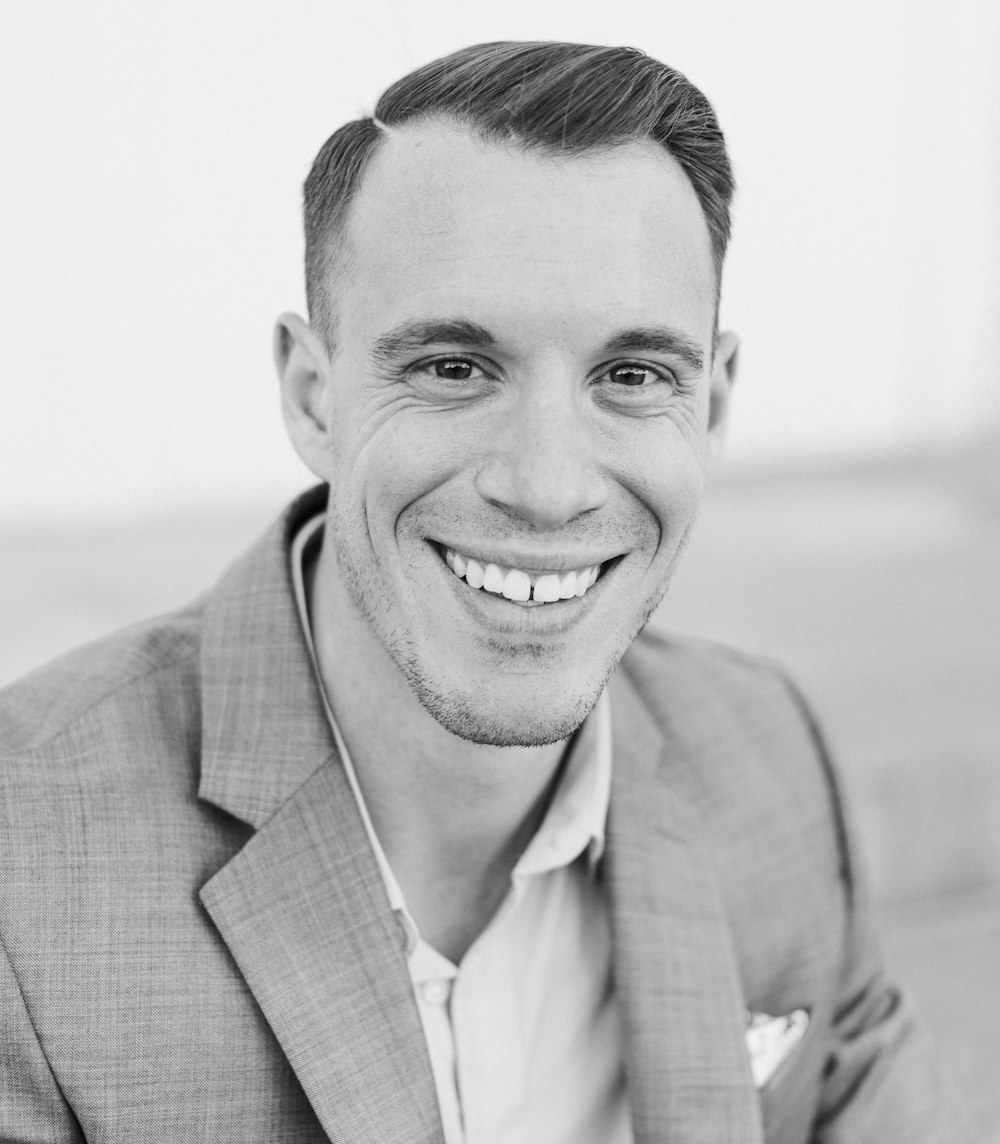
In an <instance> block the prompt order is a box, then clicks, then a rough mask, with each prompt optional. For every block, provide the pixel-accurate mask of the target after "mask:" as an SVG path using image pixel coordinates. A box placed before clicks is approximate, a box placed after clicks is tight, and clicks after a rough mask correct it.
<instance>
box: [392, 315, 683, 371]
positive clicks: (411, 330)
mask: <svg viewBox="0 0 1000 1144" xmlns="http://www.w3.org/2000/svg"><path fill="white" fill-rule="evenodd" d="M441 344H450V345H461V346H471V347H475V348H478V349H482V348H485V347H487V346H495V345H496V338H495V337H494V336H493V335H492V334H491V333H490V331H489V330H487V329H486V328H485V326H480V325H478V323H476V322H470V321H468V320H466V319H465V318H452V319H447V318H446V319H438V320H433V319H432V320H428V321H416V322H404V323H402V324H401V325H399V326H394V327H393V328H392V329H391V330H388V331H387V332H386V333H384V334H381V335H380V336H379V337H377V338H376V339H375V341H374V342H373V343H372V348H371V356H372V360H373V361H374V362H375V363H376V364H377V365H386V364H388V363H390V362H393V361H395V360H396V359H398V358H400V357H403V356H405V355H406V354H408V353H412V352H413V351H414V350H418V349H422V348H423V347H425V346H431V345H441ZM601 353H603V354H625V353H655V354H667V355H669V356H672V357H677V358H680V360H681V361H683V362H684V363H685V364H686V365H688V366H689V367H690V368H691V369H692V370H694V371H695V372H698V373H700V372H701V371H702V370H703V369H704V367H705V358H704V354H703V353H702V350H701V346H700V345H699V344H698V342H696V341H695V340H694V338H692V337H690V336H689V335H687V334H685V333H684V332H683V331H681V330H678V329H675V328H674V327H672V326H635V327H633V328H632V329H627V330H620V331H619V332H618V333H617V334H615V335H614V336H613V337H611V338H609V339H608V340H607V341H606V342H605V343H604V345H603V346H602V347H601Z"/></svg>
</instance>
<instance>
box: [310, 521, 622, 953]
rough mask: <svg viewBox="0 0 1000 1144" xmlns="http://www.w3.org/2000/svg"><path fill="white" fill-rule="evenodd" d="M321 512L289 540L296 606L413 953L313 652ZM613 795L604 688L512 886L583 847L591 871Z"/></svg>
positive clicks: (562, 863) (412, 930)
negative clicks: (312, 555) (314, 560)
mask: <svg viewBox="0 0 1000 1144" xmlns="http://www.w3.org/2000/svg"><path fill="white" fill-rule="evenodd" d="M323 519H324V517H323V513H317V514H316V515H315V516H314V517H312V518H311V519H310V520H308V521H306V522H305V524H303V525H302V527H301V528H300V529H299V530H298V532H297V533H296V534H295V537H294V539H293V541H292V546H291V563H292V580H293V583H294V585H295V601H296V604H297V605H298V611H299V618H300V620H301V622H302V632H303V635H304V636H305V640H306V644H307V645H308V647H309V655H310V658H311V659H312V665H313V670H314V671H315V673H316V679H317V681H318V682H319V687H320V693H321V694H322V696H323V706H324V707H325V709H326V715H327V718H328V719H329V721H330V727H331V729H332V731H333V737H334V741H335V742H336V744H337V750H338V751H339V753H340V758H341V761H342V762H343V765H344V771H345V772H346V774H347V780H348V782H349V784H350V787H351V790H352V791H353V793H354V797H355V799H356V801H357V804H358V810H359V812H360V814H361V821H362V822H363V823H364V828H365V832H366V833H367V835H368V841H369V842H370V844H371V848H372V851H373V852H374V854H375V860H376V862H377V863H378V868H379V872H380V873H381V875H382V881H383V882H384V883H385V888H386V893H387V894H388V897H389V904H390V906H391V907H392V909H393V910H395V911H397V912H398V913H399V914H400V915H401V917H402V920H403V925H404V929H405V931H406V934H407V947H408V952H411V951H412V948H413V945H414V943H415V940H416V939H417V938H418V935H417V930H416V925H415V923H414V922H413V919H412V918H411V917H410V914H409V912H408V911H407V909H406V902H405V900H404V898H403V891H402V890H401V888H400V886H399V883H398V882H397V880H396V876H395V875H394V874H393V872H392V867H391V866H390V865H389V860H388V858H386V856H385V851H384V850H383V849H382V845H381V843H380V842H379V840H378V835H377V834H376V833H375V828H374V826H373V825H372V820H371V816H370V815H369V813H368V808H367V807H366V806H365V800H364V796H363V795H362V793H361V787H360V785H359V783H358V778H357V775H356V773H355V771H354V764H353V763H352V762H351V756H350V752H349V751H348V749H347V744H346V743H345V742H344V738H343V736H342V735H341V733H340V728H339V727H338V726H337V720H336V717H335V716H334V714H333V709H332V708H331V706H330V701H329V698H328V696H327V694H326V689H325V687H324V686H323V677H322V675H321V674H320V670H319V661H318V660H317V658H316V647H315V644H314V642H313V637H312V626H311V622H310V618H309V603H308V600H307V598H306V587H305V566H304V561H305V556H306V550H307V548H308V547H309V544H310V542H312V541H313V540H314V539H316V538H318V536H319V533H320V530H321V529H322V527H323ZM610 798H611V704H610V700H609V699H608V695H607V692H603V693H602V694H601V697H600V698H599V699H598V701H597V703H596V705H595V706H594V709H593V710H592V711H591V713H590V714H589V715H588V716H587V718H586V719H585V720H584V722H583V723H582V724H581V725H580V727H579V728H578V730H577V732H576V734H575V735H574V736H573V739H572V741H571V743H570V746H569V750H568V754H567V757H566V760H565V763H564V765H563V770H562V774H561V775H560V777H559V781H558V783H557V785H556V789H555V792H554V793H553V796H552V801H551V802H550V803H549V807H548V810H547V811H546V812H545V817H544V818H543V819H542V824H541V826H539V828H538V830H537V831H536V832H535V834H534V836H533V837H532V839H531V841H530V842H529V843H528V845H527V847H526V848H525V850H524V853H523V854H522V855H521V857H520V858H519V859H518V861H517V864H516V865H515V867H514V870H513V874H512V880H513V883H514V886H515V889H517V888H519V887H522V888H523V886H524V884H525V883H526V881H527V880H528V879H529V878H531V877H534V876H536V875H539V874H546V873H549V872H551V871H554V870H558V869H560V868H562V867H566V866H569V865H571V864H572V863H573V862H575V861H576V859H577V858H579V857H580V855H581V854H583V853H586V855H587V871H588V874H589V876H590V877H593V876H594V872H595V870H596V868H597V864H598V862H599V861H600V859H601V856H602V855H603V853H604V830H605V822H606V820H607V816H608V804H609V801H610Z"/></svg>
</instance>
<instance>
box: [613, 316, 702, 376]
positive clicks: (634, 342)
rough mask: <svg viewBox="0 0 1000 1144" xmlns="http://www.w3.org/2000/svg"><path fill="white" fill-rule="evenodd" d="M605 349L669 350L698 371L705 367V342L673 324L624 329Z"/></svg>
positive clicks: (618, 350)
mask: <svg viewBox="0 0 1000 1144" xmlns="http://www.w3.org/2000/svg"><path fill="white" fill-rule="evenodd" d="M603 352H604V353H607V354H627V353H652V354H668V355H670V356H672V357H677V358H680V359H681V361H683V362H684V363H685V364H686V365H688V366H690V367H691V369H693V370H695V371H696V372H698V373H700V372H701V371H702V370H703V369H704V368H705V356H704V354H703V353H702V349H701V346H700V345H699V344H698V343H697V342H696V341H695V340H694V338H692V337H689V336H688V335H687V334H685V333H683V332H682V331H681V330H677V329H674V328H673V327H672V326H636V327H635V328H634V329H631V330H621V331H620V332H619V333H617V334H615V336H614V337H613V338H609V339H608V341H606V342H605V343H604V347H603Z"/></svg>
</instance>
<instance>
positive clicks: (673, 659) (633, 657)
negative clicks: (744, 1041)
mask: <svg viewBox="0 0 1000 1144" xmlns="http://www.w3.org/2000/svg"><path fill="white" fill-rule="evenodd" d="M622 670H623V672H624V673H625V675H626V676H627V678H628V680H629V682H630V683H631V685H632V686H633V687H634V689H635V690H636V691H637V692H638V694H639V696H640V698H641V700H642V703H643V706H644V708H645V709H646V710H647V711H648V712H649V714H650V715H651V717H652V719H653V720H654V721H655V723H656V724H657V726H658V728H659V730H660V732H661V734H662V737H663V744H664V747H663V751H662V757H661V758H660V760H659V763H658V774H659V776H660V781H661V782H662V783H663V784H664V785H665V786H666V787H668V788H669V789H670V790H671V791H672V792H674V793H676V794H678V795H679V796H681V797H682V798H683V799H684V800H685V802H686V803H687V804H688V805H689V806H691V807H692V808H693V809H694V810H695V812H696V813H697V815H698V817H699V821H700V823H701V826H702V832H703V833H702V837H703V841H704V843H705V844H706V846H707V848H708V849H709V850H710V851H711V854H712V859H713V863H714V865H715V866H716V869H717V871H718V873H719V878H720V883H721V888H722V891H723V894H724V896H725V897H726V898H727V899H728V904H729V910H730V916H731V919H732V921H733V924H734V928H735V929H736V931H737V933H738V934H739V935H740V937H739V941H738V945H739V946H740V947H741V952H743V953H745V951H746V950H747V949H753V948H758V947H759V944H760V943H759V941H758V940H757V939H755V937H754V935H755V934H757V933H759V932H761V931H762V930H763V931H764V932H768V931H771V932H782V931H783V929H784V927H785V925H786V922H787V911H788V910H789V909H790V908H792V904H794V907H795V909H796V910H797V911H798V913H799V914H800V916H801V917H802V918H803V919H809V920H810V921H811V923H812V924H813V933H814V934H816V933H818V932H820V931H821V930H822V929H824V928H826V927H827V926H828V925H829V924H830V923H832V926H833V930H836V929H837V927H838V926H839V925H840V924H841V923H842V921H843V913H842V911H843V909H844V908H845V907H846V908H849V907H850V903H851V901H852V898H853V892H854V879H855V871H854V858H853V854H852V848H851V845H850V842H849V839H850V836H851V830H850V828H849V825H848V823H847V821H846V815H845V808H844V801H843V796H842V788H841V782H840V778H839V775H838V771H837V767H836V764H835V762H834V760H833V758H832V757H831V753H830V751H829V749H828V747H827V744H826V740H825V737H824V735H823V733H822V731H821V729H820V726H819V723H818V721H817V719H816V717H815V715H814V714H813V711H812V709H811V707H810V706H809V704H808V702H807V701H806V699H805V698H804V696H803V695H802V693H801V691H800V690H799V688H798V686H797V685H796V684H795V682H794V681H793V680H792V679H791V678H790V677H789V675H788V674H787V672H786V671H785V670H784V669H783V668H782V667H781V666H779V665H778V664H776V663H773V662H771V661H770V660H767V659H762V658H758V657H756V656H753V655H748V654H746V653H743V652H740V651H736V650H734V649H732V648H728V647H723V646H720V645H717V644H713V643H709V642H707V641H700V640H692V639H687V638H683V639H678V638H674V637H671V636H666V635H663V634H661V633H657V632H650V631H648V630H647V632H644V633H643V634H642V635H641V636H640V637H639V638H638V639H637V640H636V641H635V643H634V644H633V646H632V648H631V649H630V651H629V653H628V656H627V657H626V659H624V660H623V662H622ZM803 932H805V930H803ZM831 932H833V931H831ZM810 940H811V939H810ZM751 976H753V974H751Z"/></svg>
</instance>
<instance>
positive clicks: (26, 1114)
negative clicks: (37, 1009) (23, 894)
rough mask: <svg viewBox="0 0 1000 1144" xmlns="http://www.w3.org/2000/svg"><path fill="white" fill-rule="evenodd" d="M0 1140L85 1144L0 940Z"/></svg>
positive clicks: (13, 1143) (14, 1143) (10, 1143)
mask: <svg viewBox="0 0 1000 1144" xmlns="http://www.w3.org/2000/svg"><path fill="white" fill-rule="evenodd" d="M0 1141H3V1144H83V1142H84V1136H83V1133H82V1132H81V1130H80V1126H79V1124H78V1123H77V1120H76V1118H75V1117H74V1115H73V1113H72V1111H71V1110H70V1108H69V1106H68V1104H67V1103H66V1100H65V1098H64V1097H63V1094H62V1092H61V1091H60V1089H59V1085H58V1083H57V1081H56V1079H55V1077H54V1076H53V1074H52V1070H51V1069H50V1068H49V1063H48V1061H47V1060H46V1058H45V1053H44V1052H43V1050H42V1046H41V1044H40V1043H39V1041H38V1037H37V1036H36V1034H35V1029H34V1027H33V1025H32V1023H31V1017H30V1016H29V1014H28V1009H27V1006H26V1005H25V1002H24V997H23V995H22V993H21V988H20V985H19V984H18V981H17V978H16V977H15V975H14V970H13V967H12V966H11V964H10V960H9V958H8V956H7V951H6V948H5V947H4V946H3V945H2V943H0Z"/></svg>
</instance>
